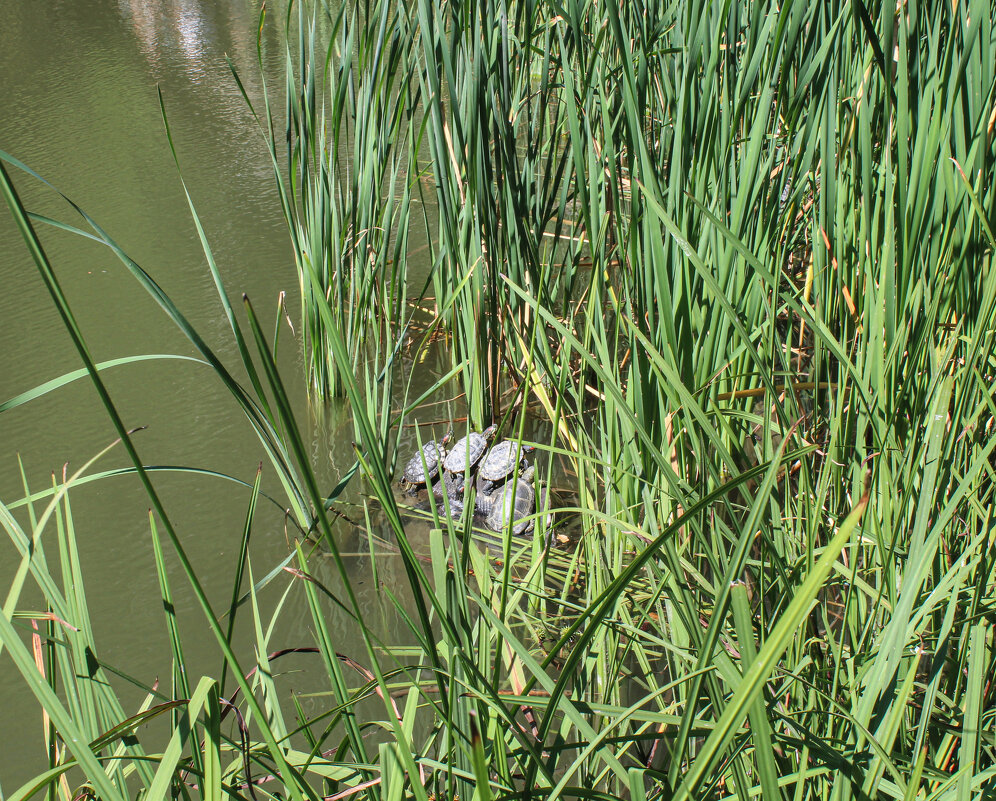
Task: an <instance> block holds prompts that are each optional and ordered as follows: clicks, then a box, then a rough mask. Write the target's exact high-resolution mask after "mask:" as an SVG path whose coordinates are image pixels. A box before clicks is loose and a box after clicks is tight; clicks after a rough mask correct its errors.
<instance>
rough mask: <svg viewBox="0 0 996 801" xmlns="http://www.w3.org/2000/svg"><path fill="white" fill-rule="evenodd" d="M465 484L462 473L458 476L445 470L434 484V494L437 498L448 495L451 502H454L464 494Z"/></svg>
mask: <svg viewBox="0 0 996 801" xmlns="http://www.w3.org/2000/svg"><path fill="white" fill-rule="evenodd" d="M463 482H464V478H463V474H462V473H460V474H459V475H456V474H453V473H449V472H447V471H446V470H443V471H442V472H441V473H440V474H439V477H438V478H437V479H436V480H435V481H434V482H433V484H432V494H433V495H435V496H436V497H437V498H442V497H443V495H448V496H449V498H450V501H454V500H456V499H457V498H458V497H459V496H460V495H462V494H463Z"/></svg>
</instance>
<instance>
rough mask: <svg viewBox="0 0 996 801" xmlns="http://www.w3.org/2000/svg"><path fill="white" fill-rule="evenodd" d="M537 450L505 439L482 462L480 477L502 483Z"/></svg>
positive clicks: (533, 446)
mask: <svg viewBox="0 0 996 801" xmlns="http://www.w3.org/2000/svg"><path fill="white" fill-rule="evenodd" d="M534 450H536V446H535V445H520V444H519V443H517V442H513V441H512V440H510V439H504V440H502V441H501V442H499V443H498V444H497V445H495V446H494V447H493V448H492V449H491V450H490V451H488V455H487V456H485V457H484V461H483V462H481V467H480V469H479V470H478V473H477V474H478V475H479V476H481V477H482V478H484V479H485V480H486V481H501V480H502V479H504V478H507V477H508V476H509V475H511V473H512V471H513V470H515V466H516V465H517V464H520V463H522V461H523V459H524V458H525V455H526V454H527V453H532V452H533V451H534Z"/></svg>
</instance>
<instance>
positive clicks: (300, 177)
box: [233, 0, 417, 398]
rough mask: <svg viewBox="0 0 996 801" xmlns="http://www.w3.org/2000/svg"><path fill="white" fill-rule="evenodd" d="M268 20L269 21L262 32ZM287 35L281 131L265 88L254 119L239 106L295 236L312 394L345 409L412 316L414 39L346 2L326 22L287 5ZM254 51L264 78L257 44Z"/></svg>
mask: <svg viewBox="0 0 996 801" xmlns="http://www.w3.org/2000/svg"><path fill="white" fill-rule="evenodd" d="M326 11H327V9H326ZM264 19H265V9H264V12H263V15H262V16H261V19H260V31H262V27H263V24H264ZM284 32H285V36H286V42H287V44H286V53H285V62H286V69H285V75H286V82H285V85H284V87H283V91H282V97H283V101H284V105H283V114H282V115H280V116H281V117H282V119H278V120H274V115H275V110H278V109H279V108H280V105H279V100H278V98H279V96H280V95H278V98H274V97H273V96H272V90H267V88H266V86H265V82H264V94H263V104H262V108H261V109H260V111H259V112H257V110H256V108H255V106H254V104H253V101H252V100H251V99H250V98H249V96H248V95H247V94H246V93H245V91H244V90H243V96H244V97H245V100H246V103H247V104H248V105H249V107H250V109H251V110H252V112H253V115H254V116H255V117H256V119H257V122H258V123H259V124H260V127H261V131H262V133H263V136H264V140H265V141H266V144H267V147H268V148H269V151H270V156H271V158H272V163H273V170H274V177H275V180H276V184H277V188H278V190H279V196H280V202H281V208H282V210H283V214H284V218H285V220H286V222H287V227H288V231H289V233H290V238H291V244H292V252H293V254H294V259H295V264H296V267H297V273H298V278H299V281H300V289H301V303H302V324H303V329H304V347H305V349H306V356H307V364H308V374H309V379H310V383H311V386H312V388H313V390H314V392H315V393H316V394H317V395H318V396H319V397H322V398H329V397H340V396H343V395H345V390H344V385H343V380H342V377H341V374H342V372H343V371H346V370H349V371H352V372H356V371H358V370H361V369H363V368H364V367H365V366H366V364H367V362H368V361H369V360H370V358H371V356H372V355H374V354H378V353H382V352H383V351H384V340H385V339H386V340H387V345H388V347H387V350H388V351H390V343H391V341H392V333H393V327H394V326H395V325H397V324H399V323H401V322H403V320H404V316H405V313H406V311H407V306H406V299H407V295H408V288H407V270H406V265H407V260H406V251H407V243H408V232H409V222H408V221H409V214H410V206H411V204H410V199H411V192H412V184H411V181H410V175H411V153H412V152H413V151H412V149H411V147H410V140H411V139H412V138H413V136H414V135H415V133H414V131H415V129H414V125H415V123H414V114H415V108H416V102H417V100H416V98H415V96H414V94H413V92H412V87H411V82H412V66H411V64H412V61H411V54H410V51H409V48H408V47H407V41H408V39H409V38H410V36H411V34H410V32H409V30H408V26H407V21H406V16H405V15H404V13H396V12H395V9H394V4H393V3H389V2H386V0H379V2H376V3H358V2H346V3H343V4H341V5H340V6H339V7H338V10H337V11H335V13H334V14H331V15H330V14H329V13H321V12H320V11H318V10H313V11H309V10H307V9H306V6H305V4H304V3H299V4H298V5H297V6H296V7H295V5H294V4H293V3H289V4H288V7H287V13H286V17H285V20H284ZM257 45H258V52H259V67H260V73H261V75H262V73H263V50H262V39H261V38H258V40H257ZM233 74H234V68H233ZM235 78H236V80H237V81H239V86H240V87H241V86H242V83H241V81H240V80H239V78H238V75H235ZM326 308H328V309H329V310H330V311H331V317H329V315H327V314H325V313H324V310H325V309H326ZM333 325H334V326H335V327H336V329H337V330H339V331H340V332H341V334H342V336H343V338H344V340H345V342H346V344H347V345H348V346H349V359H348V360H347V361H346V362H344V363H339V362H336V361H335V360H334V358H333V356H332V350H333V348H332V342H331V337H332V336H333V335H332V333H331V332H330V331H329V327H330V326H333ZM371 340H372V342H371Z"/></svg>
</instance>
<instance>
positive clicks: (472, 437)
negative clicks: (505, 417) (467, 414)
mask: <svg viewBox="0 0 996 801" xmlns="http://www.w3.org/2000/svg"><path fill="white" fill-rule="evenodd" d="M497 428H498V426H490V427H489V428H487V429H485V430H484V432H483V433H478V432H477V431H471V432H470V433H469V434H468V435H467V436H465V437H463V438H461V439H458V440H457V443H456V445H454V446H453V450H451V451H450V452H449V455H448V456H447V457H446V460H445V461H444V462H443V467H445V468H446V469H447V470H449V471H450V472H451V473H463V472H464V471H465V470H466V469H467V465H468V463H469V464H470V467H471V468H473V466H474V465H475V464H477V461H478V459H480V458H481V457H482V456H483V455H484V451H485V450H487V447H488V440H490V439H491V437H493V436H494V433H495V430H496V429H497Z"/></svg>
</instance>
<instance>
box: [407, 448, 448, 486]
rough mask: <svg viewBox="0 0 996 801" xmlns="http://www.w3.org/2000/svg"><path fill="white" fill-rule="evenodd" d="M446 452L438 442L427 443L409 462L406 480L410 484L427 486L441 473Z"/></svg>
mask: <svg viewBox="0 0 996 801" xmlns="http://www.w3.org/2000/svg"><path fill="white" fill-rule="evenodd" d="M444 456H446V451H445V449H444V448H443V446H442V445H441V444H440V443H438V442H427V443H425V445H423V446H422V450H420V451H418V452H417V453H416V454H415V455H414V456H413V457H412V458H411V459H410V460H409V462H408V466H407V467H406V468H405V474H404V480H405V481H407V482H408V483H409V484H425V483H426V482H427V481H428V480H429V479H431V478H433V477H434V476H435V475H436V474H437V473H438V472H439V463H440V462H441V461H442V460H443V457H444Z"/></svg>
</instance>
